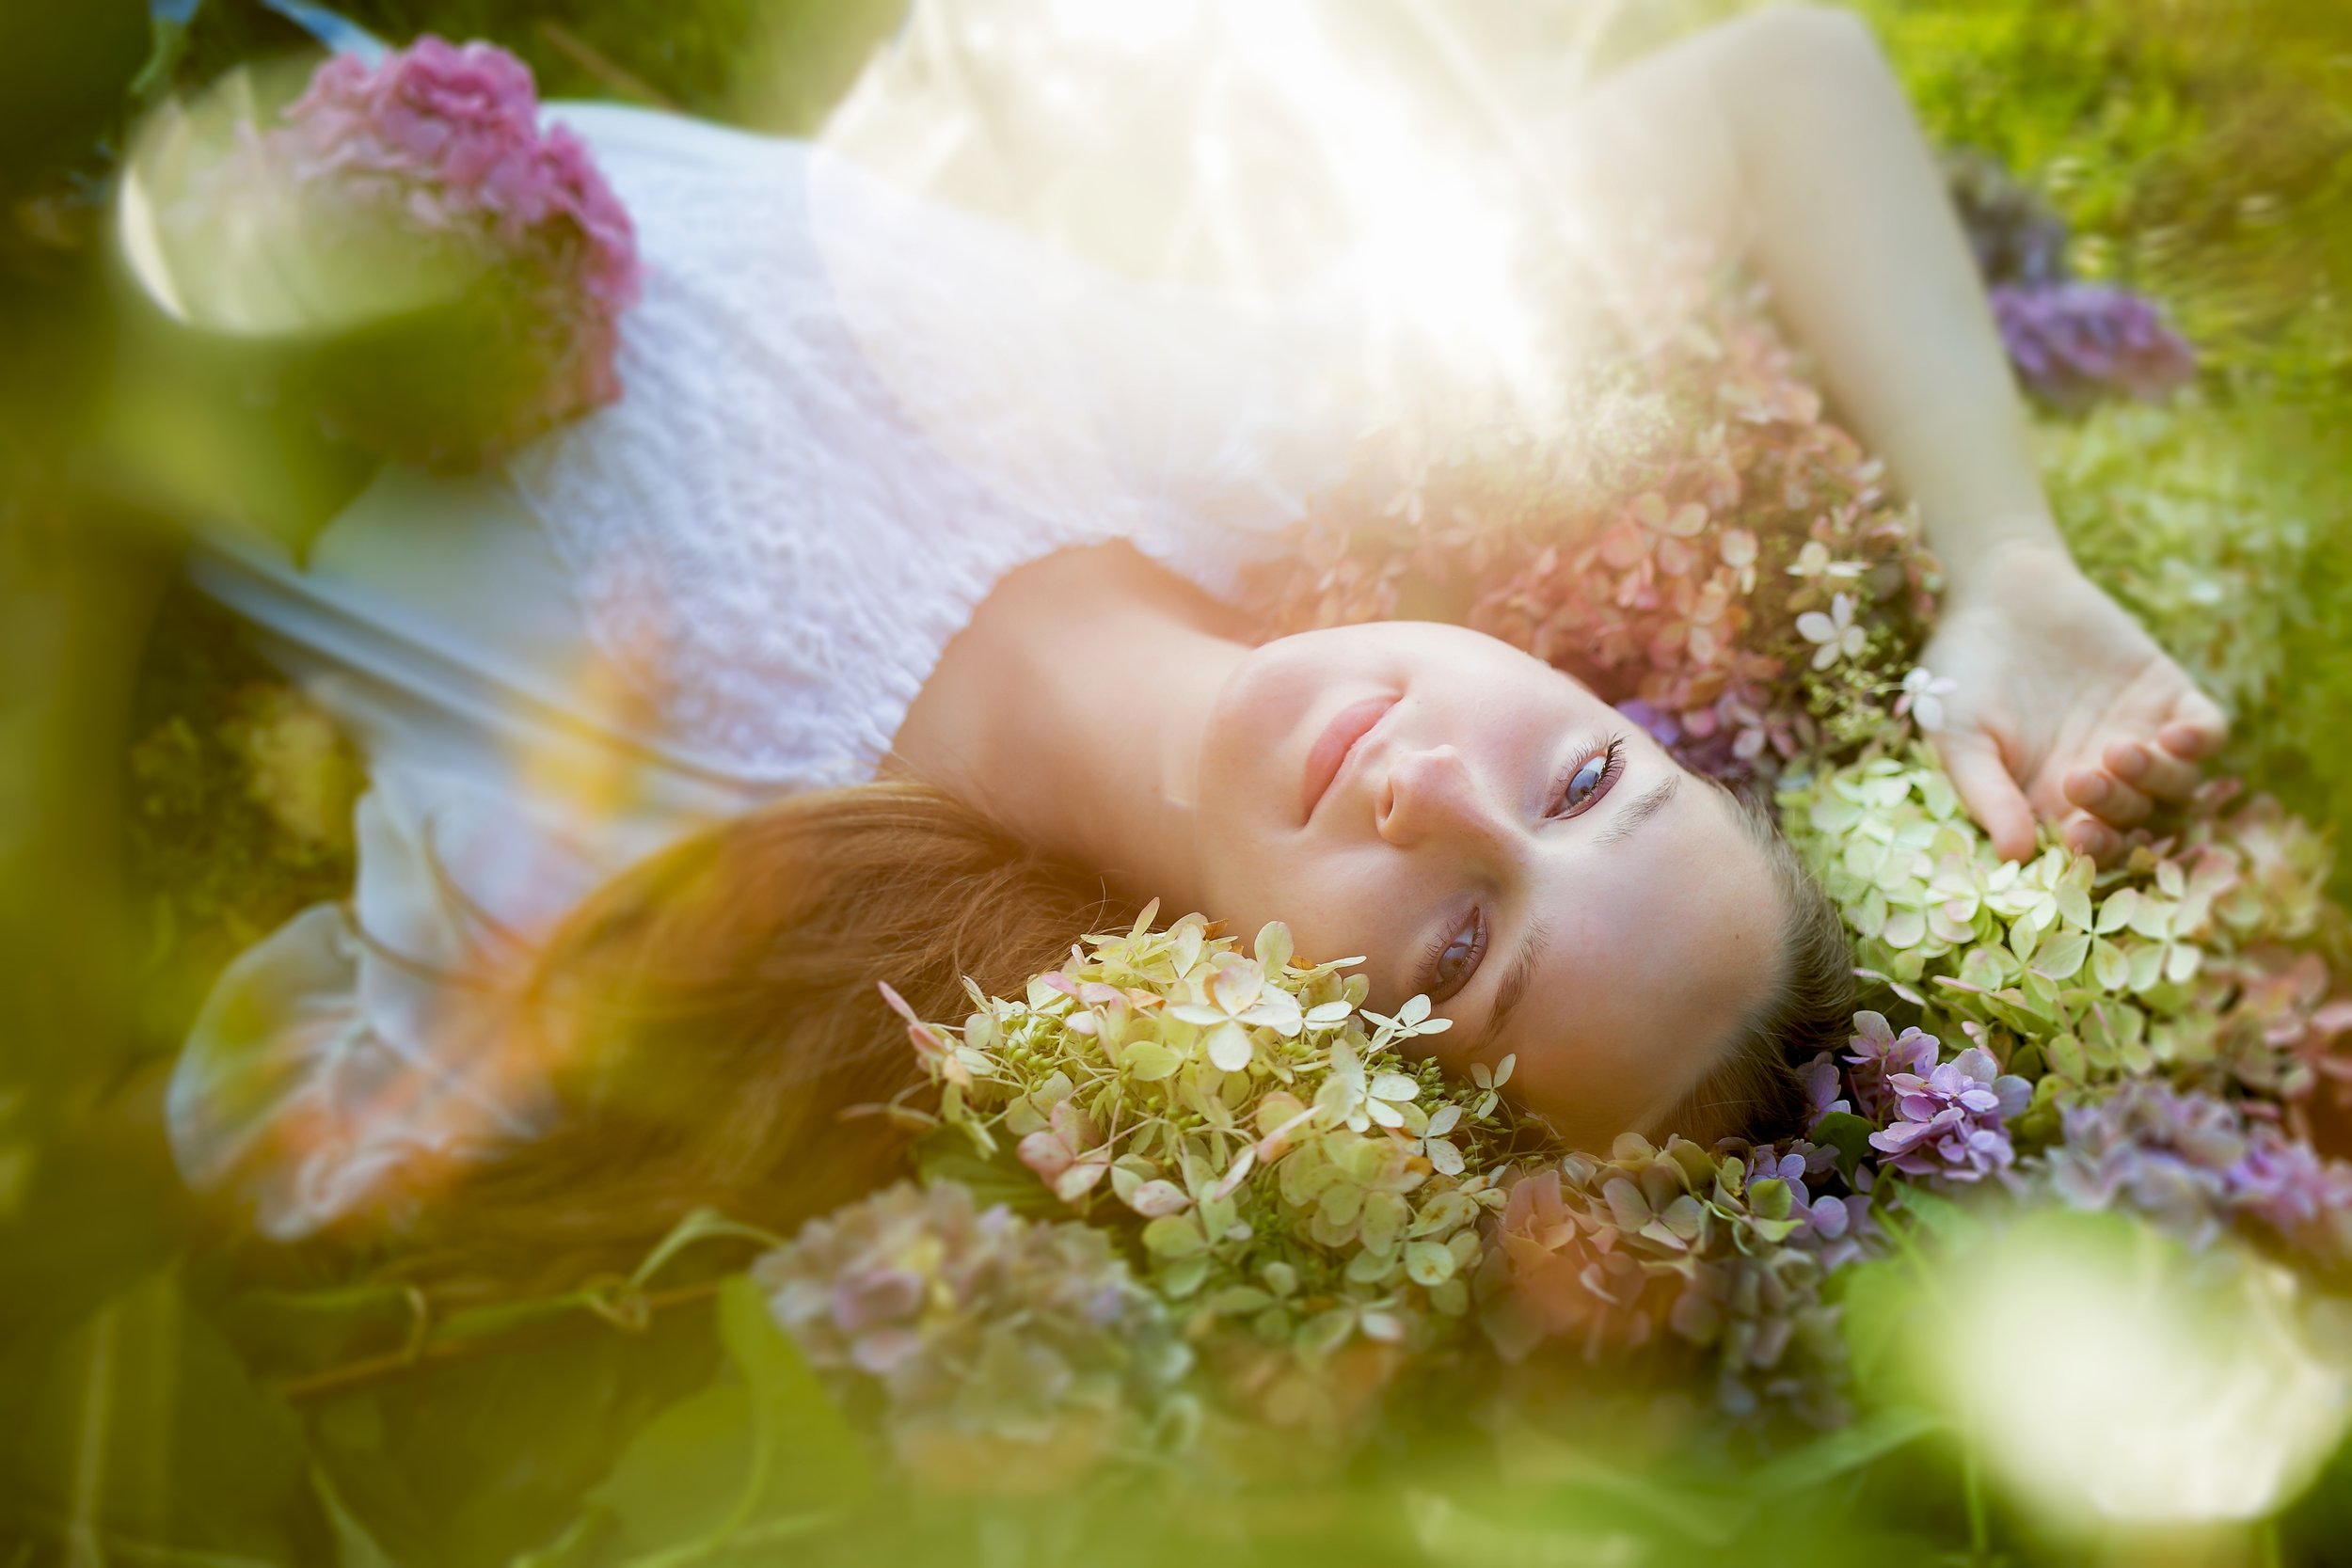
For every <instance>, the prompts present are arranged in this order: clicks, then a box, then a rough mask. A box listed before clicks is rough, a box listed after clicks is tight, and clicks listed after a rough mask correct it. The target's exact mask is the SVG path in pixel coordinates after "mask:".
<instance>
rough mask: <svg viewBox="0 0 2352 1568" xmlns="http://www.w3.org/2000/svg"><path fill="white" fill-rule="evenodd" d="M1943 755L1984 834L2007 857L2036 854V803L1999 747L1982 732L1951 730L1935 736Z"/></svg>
mask: <svg viewBox="0 0 2352 1568" xmlns="http://www.w3.org/2000/svg"><path fill="white" fill-rule="evenodd" d="M1936 750H1938V751H1939V752H1942V753H1943V755H1944V770H1945V771H1946V772H1947V773H1949V774H1950V775H1951V777H1952V787H1953V788H1955V789H1957V790H1959V791H1960V799H1961V803H1962V804H1963V805H1965V806H1966V807H1967V808H1968V815H1969V816H1973V817H1975V818H1976V819H1977V821H1978V822H1979V824H1981V825H1982V826H1983V828H1984V832H1985V836H1986V837H1988V838H1990V839H1991V840H1992V841H1993V848H1994V852H1995V853H1997V854H1998V855H1999V856H2000V857H2001V858H2002V859H2003V860H2010V861H2022V860H2024V859H2025V858H2026V857H2027V856H2028V855H2030V854H2032V853H2033V846H2034V820H2033V807H2032V806H2031V805H2030V804H2028V803H2027V802H2026V794H2025V791H2024V790H2021V789H2019V788H2018V787H2017V781H2016V780H2015V779H2014V778H2011V777H2010V771H2009V767H2008V765H2007V764H2005V763H2003V762H2002V761H2001V752H2000V749H1999V748H1998V747H1996V746H1995V745H1994V743H1993V740H1992V738H1991V737H1990V736H1986V735H1983V734H1981V733H1979V732H1977V731H1969V730H1947V731H1945V732H1943V733H1942V734H1940V735H1938V736H1936Z"/></svg>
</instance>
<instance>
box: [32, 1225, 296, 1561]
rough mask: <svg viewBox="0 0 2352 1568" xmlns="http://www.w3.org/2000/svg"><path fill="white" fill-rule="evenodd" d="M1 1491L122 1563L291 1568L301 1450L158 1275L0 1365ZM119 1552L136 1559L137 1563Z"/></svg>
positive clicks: (233, 1360) (279, 1412) (172, 1275)
mask: <svg viewBox="0 0 2352 1568" xmlns="http://www.w3.org/2000/svg"><path fill="white" fill-rule="evenodd" d="M0 1388H6V1389H7V1390H8V1421H7V1423H6V1427H5V1430H0V1491H6V1492H7V1493H8V1494H9V1495H11V1497H13V1498H15V1499H17V1500H19V1501H21V1502H22V1503H23V1504H24V1505H25V1506H26V1508H27V1511H28V1512H31V1513H35V1514H36V1515H40V1516H46V1517H49V1518H52V1519H56V1520H59V1521H63V1520H69V1519H70V1520H72V1521H74V1522H75V1525H76V1528H79V1529H85V1530H87V1531H88V1532H90V1533H91V1534H92V1535H95V1536H99V1537H107V1538H119V1539H120V1541H121V1542H122V1543H124V1544H125V1546H126V1551H125V1554H124V1560H130V1553H131V1552H132V1551H134V1550H135V1551H136V1552H137V1553H138V1554H139V1555H143V1556H146V1557H148V1558H150V1559H151V1560H155V1559H160V1560H183V1561H186V1560H196V1559H198V1558H200V1557H204V1556H211V1557H214V1558H215V1559H224V1558H249V1559H259V1560H262V1561H280V1562H283V1561H293V1560H295V1559H296V1558H297V1557H298V1556H299V1555H300V1554H299V1553H298V1552H297V1551H296V1550H295V1543H294V1540H293V1538H292V1537H291V1536H290V1535H289V1533H288V1532H289V1527H290V1525H292V1524H294V1523H295V1522H297V1521H299V1520H300V1519H301V1518H302V1517H303V1515H304V1513H306V1498H305V1496H304V1494H305V1491H306V1470H307V1465H306V1461H305V1458H304V1454H303V1446H302V1438H301V1434H300V1433H299V1431H298V1429H297V1428H296V1426H295V1424H294V1419H293V1418H292V1416H291V1415H290V1414H289V1413H288V1412H287V1410H286V1408H285V1406H284V1405H283V1404H282V1403H281V1402H279V1401H278V1400H277V1399H276V1398H275V1397H273V1396H271V1395H270V1394H268V1393H266V1392H264V1391H263V1390H262V1389H261V1388H260V1387H258V1386H255V1384H254V1382H253V1380H252V1378H251V1377H250V1376H249V1375H248V1374H247V1373H246V1370H245V1367H244V1365H243V1364H242V1363H241V1362H240V1361H239V1360H238V1358H237V1356H236V1354H235V1353H234V1352H233V1351H232V1350H231V1349H230V1346H229V1344H228V1342H227V1341H226V1340H225V1339H224V1338H222V1337H221V1336H220V1334H219V1332H218V1330H216V1329H215V1327H214V1326H213V1324H212V1323H210V1322H209V1321H208V1320H206V1319H205V1318H204V1317H202V1316H201V1315H199V1313H197V1312H196V1311H194V1310H193V1309H192V1308H191V1307H189V1305H188V1303H187V1300H186V1298H185V1296H184V1294H183V1291H182V1289H181V1285H180V1280H179V1271H178V1270H177V1269H176V1268H167V1269H165V1270H163V1271H162V1272H160V1273H157V1274H154V1275H150V1276H149V1277H148V1278H147V1279H145V1280H144V1281H142V1282H141V1283H139V1284H138V1285H136V1286H135V1287H133V1288H132V1289H131V1290H129V1291H125V1292H123V1293H122V1294H120V1295H118V1296H116V1297H115V1298H114V1299H112V1300H111V1301H108V1302H107V1303H105V1304H104V1305H103V1306H102V1307H100V1308H99V1309H98V1310H97V1311H95V1312H93V1313H92V1314H90V1315H89V1316H88V1317H87V1318H86V1319H85V1320H83V1321H82V1322H81V1323H78V1324H76V1325H75V1326H74V1327H73V1328H72V1330H71V1331H69V1332H68V1333H66V1334H65V1335H64V1336H62V1338H55V1339H46V1338H36V1339H32V1340H27V1341H23V1342H20V1343H19V1344H18V1345H16V1346H15V1347H14V1348H13V1350H12V1352H11V1354H10V1355H9V1356H8V1361H7V1363H6V1364H5V1365H0ZM129 1543H136V1544H137V1545H136V1546H135V1548H133V1547H130V1546H129Z"/></svg>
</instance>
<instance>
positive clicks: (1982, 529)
mask: <svg viewBox="0 0 2352 1568" xmlns="http://www.w3.org/2000/svg"><path fill="white" fill-rule="evenodd" d="M1956 534H1957V535H1959V537H1957V538H1956V537H1954V535H1956ZM1928 537H1929V543H1930V545H1931V546H1932V547H1933V548H1934V550H1935V553H1936V558H1937V559H1938V560H1939V561H1940V562H1942V563H1943V566H1944V578H1945V582H1946V585H1947V592H1948V593H1949V594H1950V595H1951V596H1953V597H1962V596H1967V595H1973V594H1978V593H1979V592H1991V593H1998V592H2000V591H2001V589H2002V586H2003V585H2004V584H2014V583H2016V582H2018V581H2020V580H2025V579H2028V578H2034V579H2039V578H2047V577H2049V576H2050V575H2052V574H2058V575H2062V576H2067V577H2073V576H2075V575H2077V570H2076V567H2075V565H2074V554H2073V552H2071V551H2069V550H2068V549H2067V547H2066V541H2065V540H2064V539H2062V538H2060V537H2059V535H2058V528H2057V525H2055V524H2054V523H2052V522H2051V521H2050V520H2049V519H2048V518H2047V517H2023V518H2016V519H2005V520H2002V521H1997V522H1993V523H1983V524H1979V525H1977V526H1975V527H1972V528H1969V529H1966V530H1965V531H1963V530H1959V529H1940V530H1938V529H1931V531H1929V536H1928Z"/></svg>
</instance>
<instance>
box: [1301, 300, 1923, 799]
mask: <svg viewBox="0 0 2352 1568" xmlns="http://www.w3.org/2000/svg"><path fill="white" fill-rule="evenodd" d="M1576 359H1577V362H1578V363H1580V364H1581V365H1584V366H1585V367H1587V371H1588V373H1589V379H1588V381H1586V382H1584V383H1581V384H1580V385H1579V386H1577V387H1576V388H1573V390H1572V391H1571V393H1570V394H1569V395H1568V399H1567V401H1568V403H1569V404H1570V406H1571V407H1572V409H1573V413H1572V415H1571V416H1570V417H1567V418H1565V419H1562V420H1557V421H1553V422H1545V421H1543V420H1537V419H1534V417H1526V418H1521V419H1518V420H1516V422H1515V420H1514V419H1512V418H1500V417H1499V418H1498V419H1497V420H1494V421H1493V422H1492V423H1491V424H1488V425H1483V426H1481V427H1480V428H1478V429H1476V430H1475V431H1473V432H1470V433H1469V434H1468V435H1465V436H1459V437H1457V438H1450V439H1447V440H1445V441H1443V442H1440V441H1438V438H1437V437H1436V436H1434V435H1433V434H1432V433H1431V432H1430V431H1428V430H1424V429H1422V428H1420V427H1419V426H1415V425H1411V424H1399V425H1397V426H1395V427H1393V428H1385V427H1384V428H1383V429H1381V430H1378V431H1376V432H1375V434H1374V435H1373V436H1371V437H1368V438H1367V440H1366V441H1365V442H1364V443H1363V445H1362V447H1361V448H1360V449H1359V456H1358V462H1357V465H1356V469H1355V472H1354V473H1353V474H1352V476H1351V477H1350V479H1349V480H1348V481H1347V482H1346V483H1344V484H1343V485H1342V486H1340V487H1339V488H1338V489H1337V490H1336V491H1334V492H1333V493H1331V494H1329V495H1327V496H1325V497H1323V498H1321V499H1319V500H1318V501H1317V502H1316V504H1315V508H1314V510H1313V511H1312V512H1311V514H1310V515H1309V516H1308V518H1307V519H1306V520H1305V522H1304V523H1303V524H1302V525H1301V527H1300V531H1299V534H1298V538H1297V542H1296V544H1297V548H1296V552H1295V556H1294V557H1293V558H1292V559H1290V560H1287V561H1285V562H1281V563H1279V564H1277V565H1275V566H1272V567H1269V568H1267V569H1265V570H1264V572H1263V575H1262V578H1261V580H1260V582H1259V584H1258V598H1259V606H1260V609H1261V610H1262V611H1263V616H1264V619H1265V621H1266V623H1267V625H1268V627H1269V629H1272V630H1277V631H1281V630H1294V629H1300V628H1304V627H1308V626H1331V625H1336V624H1340V623H1343V622H1354V621H1365V620H1375V619H1379V618H1382V617H1386V616H1391V615H1394V614H1396V613H1398V612H1399V610H1400V604H1401V601H1400V594H1401V593H1402V592H1403V591H1404V586H1405V584H1406V582H1407V581H1408V580H1410V579H1421V580H1425V581H1434V582H1438V583H1441V584H1444V585H1446V588H1447V590H1448V592H1450V593H1454V594H1457V595H1458V597H1459V599H1460V602H1461V603H1463V604H1464V605H1465V606H1466V607H1467V609H1466V610H1465V612H1464V615H1463V618H1464V619H1466V620H1467V621H1468V622H1469V624H1470V625H1471V626H1476V627H1478V628H1479V629H1481V630H1484V631H1487V632H1491V633H1492V634H1494V635H1495V636H1497V637H1500V638H1502V639H1503V640H1504V641H1508V642H1511V643H1513V644H1514V645H1516V646H1518V647H1520V648H1524V649H1526V650H1527V651H1529V652H1530V653H1533V654H1534V655H1535V656H1536V657H1540V658H1544V659H1547V660H1549V661H1550V662H1552V663H1555V664H1557V665H1559V666H1560V667H1561V668H1563V669H1565V670H1567V671H1569V672H1570V673H1573V674H1575V675H1577V676H1578V677H1579V678H1581V679H1582V680H1584V681H1585V682H1586V683H1587V684H1589V685H1591V686H1592V687H1593V688H1594V689H1596V690H1597V691H1599V692H1600V693H1601V694H1602V695H1603V696H1604V697H1606V698H1607V699H1608V700H1609V701H1611V702H1613V703H1616V704H1619V705H1621V706H1622V708H1623V710H1624V711H1626V712H1627V713H1628V714H1629V716H1630V717H1632V718H1633V719H1634V721H1636V722H1638V723H1640V724H1641V725H1642V726H1643V727H1644V728H1645V729H1646V730H1648V731H1649V732H1650V733H1651V734H1652V735H1655V736H1660V737H1661V740H1663V741H1664V743H1665V744H1667V745H1668V746H1670V747H1671V748H1673V749H1674V750H1675V752H1677V755H1678V756H1680V757H1681V758H1682V759H1683V760H1684V761H1685V762H1687V763H1689V764H1690V765H1692V766H1693V767H1697V768H1703V769H1705V770H1707V771H1709V772H1711V773H1714V774H1716V775H1718V776H1724V777H1732V776H1740V775H1745V774H1752V773H1766V774H1769V773H1772V772H1773V771H1776V770H1777V769H1778V768H1780V767H1781V766H1782V765H1783V764H1784V763H1785V762H1786V761H1788V759H1791V758H1794V757H1796V756H1798V755H1799V754H1800V753H1802V752H1805V751H1807V750H1808V749H1811V748H1814V747H1816V746H1818V745H1819V744H1820V742H1821V741H1822V740H1823V739H1824V738H1826V739H1829V740H1831V741H1832V742H1835V743H1836V744H1841V745H1842V744H1850V743H1853V742H1857V741H1859V740H1861V739H1863V738H1865V737H1867V736H1870V735H1874V734H1876V733H1878V732H1879V731H1880V730H1882V729H1883V727H1884V724H1885V720H1886V705H1885V701H1884V699H1885V697H1886V695H1887V694H1888V693H1891V692H1893V691H1894V690H1896V689H1898V682H1899V676H1900V672H1901V671H1902V669H1904V668H1905V667H1906V664H1907V660H1906V659H1905V657H1904V656H1905V655H1906V654H1907V653H1908V652H1910V651H1911V650H1913V649H1914V648H1915V645H1916V643H1917V642H1918V641H1919V636H1920V632H1921V630H1922V629H1923V627H1924V625H1925V619H1926V616H1927V613H1928V611H1929V609H1930V603H1931V588H1932V586H1933V584H1934V582H1935V580H1936V578H1935V569H1934V565H1933V562H1932V561H1931V558H1930V557H1928V556H1927V554H1926V553H1925V552H1924V550H1923V549H1922V547H1921V545H1920V542H1919V536H1918V531H1917V526H1916V520H1915V516H1914V515H1913V514H1912V513H1911V512H1910V511H1908V510H1906V509H1904V508H1901V507H1899V506H1898V505H1897V504H1896V503H1895V502H1894V500H1893V499H1892V498H1891V497H1890V496H1889V495H1888V493H1887V491H1886V489H1885V485H1884V479H1883V472H1882V470H1881V467H1880V465H1879V464H1878V463H1876V462H1875V461H1871V460H1869V459H1867V458H1866V456H1865V454H1864V452H1863V451H1862V449H1861V448H1860V446H1859V445H1857V444H1856V443H1855V442H1854V440H1853V439H1852V437H1851V436H1849V435H1848V434H1847V433H1846V432H1845V431H1844V430H1843V429H1841V428H1840V427H1838V426H1837V425H1836V424H1835V423H1833V422H1831V421H1830V420H1828V419H1826V418H1825V417H1824V414H1823V407H1822V401H1821V398H1820V393H1819V392H1818V391H1817V390H1816V389H1815V388H1814V387H1813V386H1812V385H1811V383H1810V382H1809V381H1808V379H1807V378H1806V375H1805V373H1804V369H1803V367H1802V365H1801V363H1800V361H1799V360H1798V357H1797V356H1796V355H1795V354H1794V353H1793V352H1792V351H1791V350H1790V348H1789V347H1788V344H1787V342H1786V341H1784V340H1783V339H1782V338H1781V337H1780V335H1779V333H1778V331H1777V329H1776V327H1775V326H1774V325H1772V321H1771V319H1770V317H1769V315H1768V313H1767V311H1766V309H1765V302H1764V299H1763V296H1762V294H1761V293H1760V292H1759V291H1756V290H1754V289H1741V288H1713V287H1708V286H1706V285H1703V284H1701V283H1699V282H1697V281H1695V280H1694V279H1693V278H1692V277H1678V276H1676V275H1675V273H1674V269H1672V268H1665V269H1661V274H1660V277H1659V279H1658V292H1657V297H1656V298H1655V299H1654V300H1652V301H1649V302H1648V303H1647V304H1646V305H1645V306H1644V307H1643V308H1641V309H1639V310H1638V311H1637V312H1636V313H1635V315H1634V317H1633V318H1632V319H1631V320H1629V322H1628V323H1626V324H1623V326H1622V330H1621V332H1620V335H1619V340H1618V341H1616V343H1615V344H1614V346H1613V350H1612V351H1610V352H1596V353H1593V354H1587V355H1581V356H1576Z"/></svg>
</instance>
